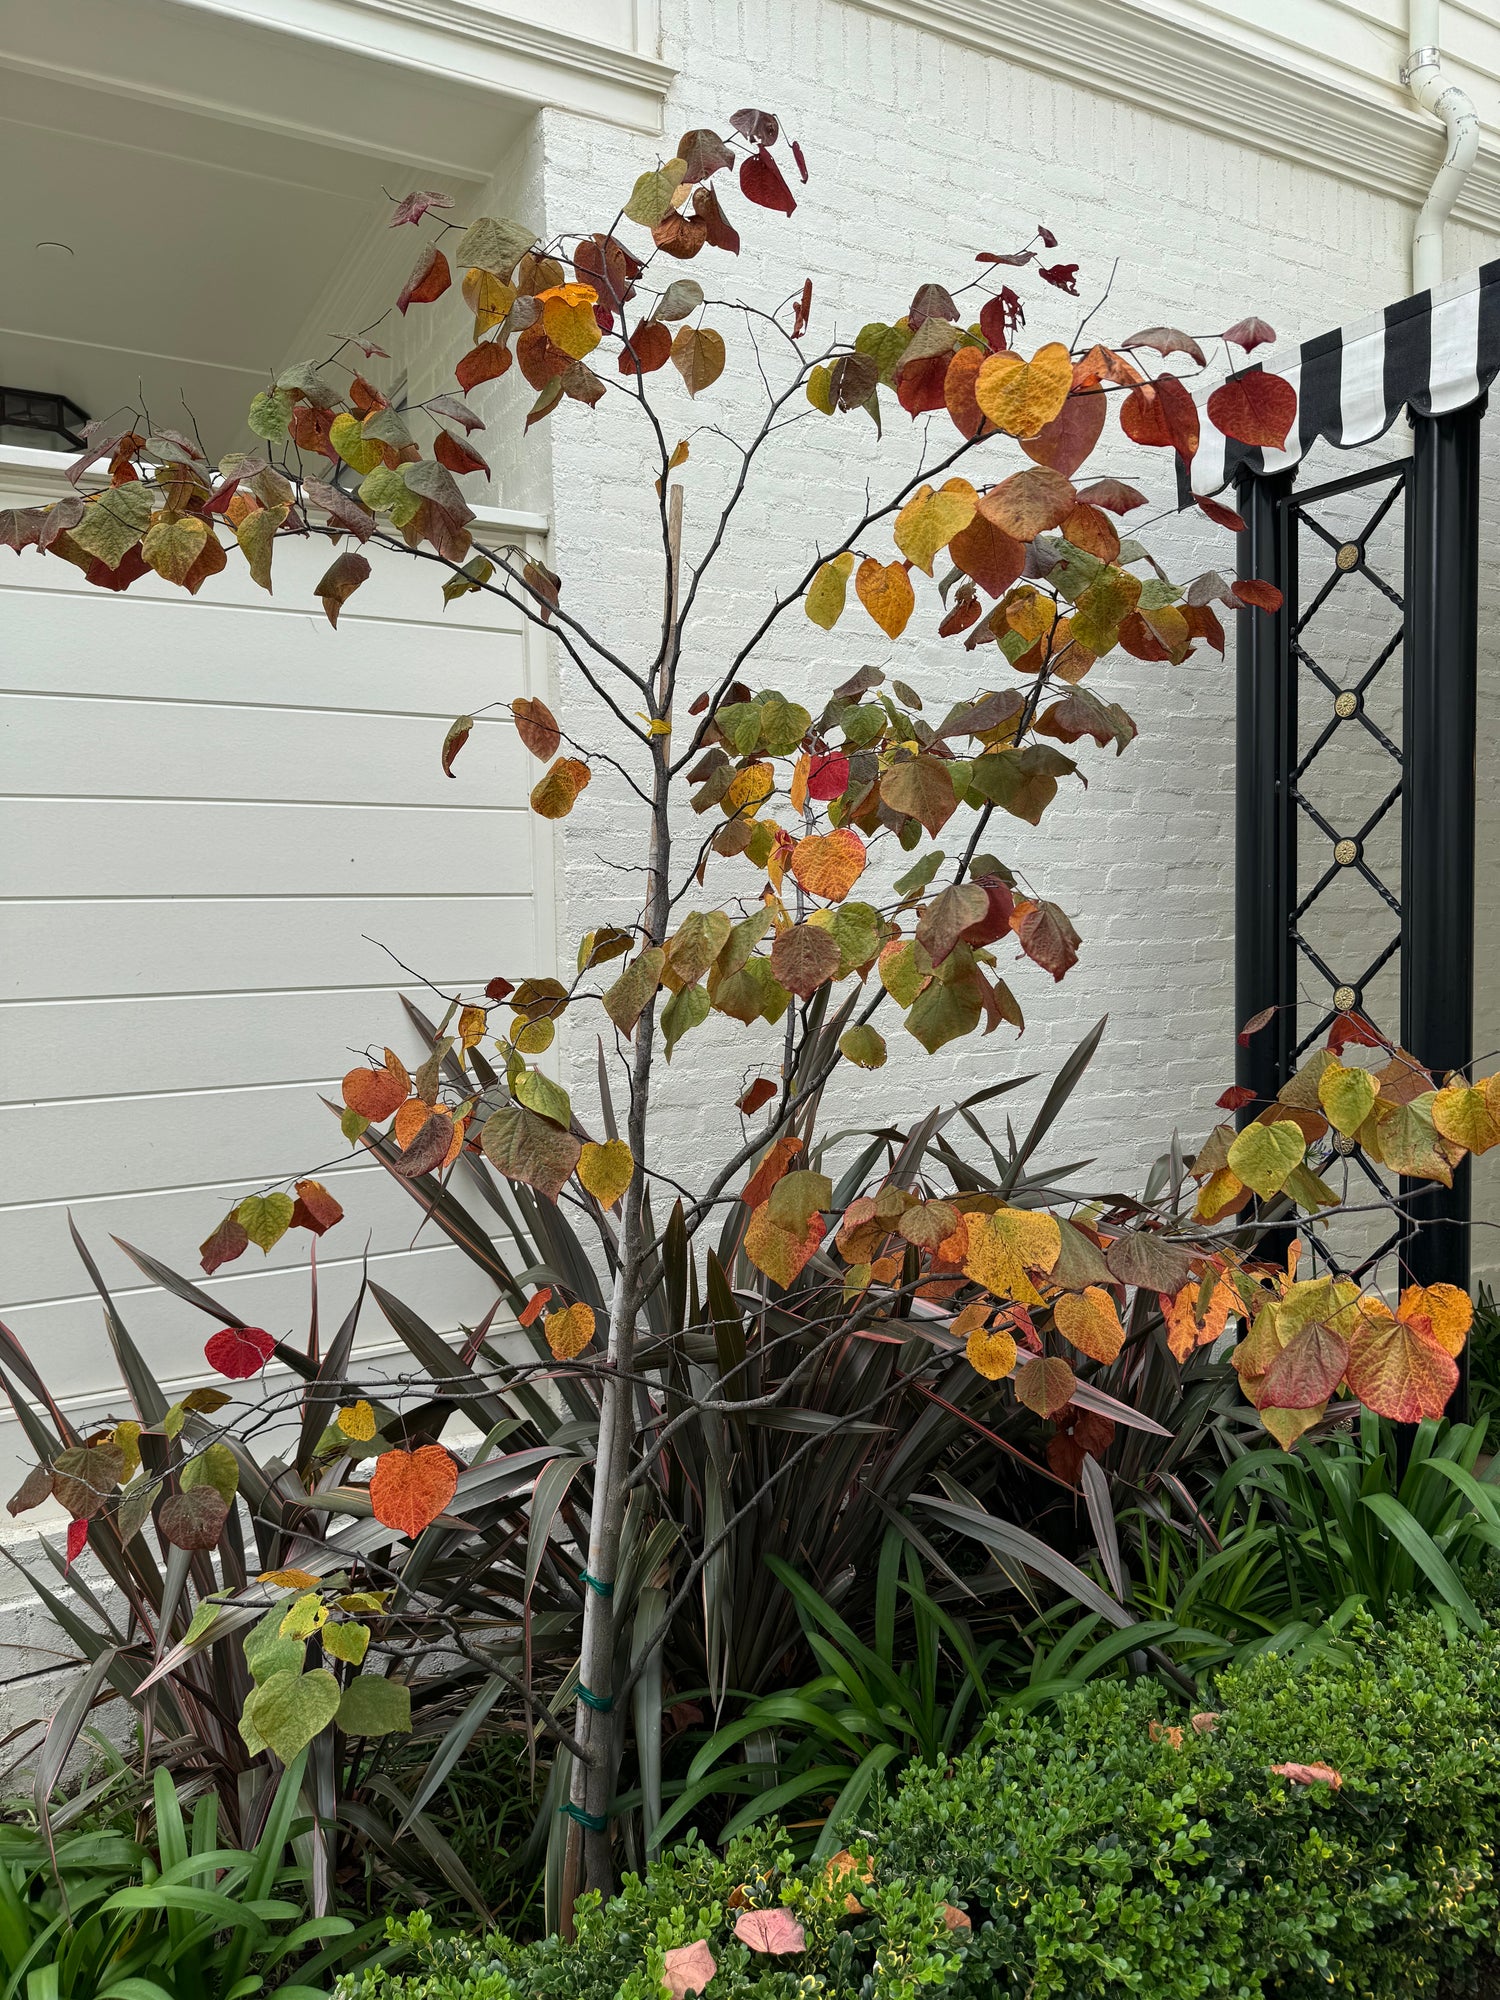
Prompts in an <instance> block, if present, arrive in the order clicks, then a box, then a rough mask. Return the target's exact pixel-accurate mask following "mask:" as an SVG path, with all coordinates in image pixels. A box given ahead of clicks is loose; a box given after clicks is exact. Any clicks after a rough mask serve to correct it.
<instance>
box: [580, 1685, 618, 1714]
mask: <svg viewBox="0 0 1500 2000" xmlns="http://www.w3.org/2000/svg"><path fill="white" fill-rule="evenodd" d="M578 1699H579V1700H580V1701H581V1702H582V1703H583V1705H584V1707H585V1708H592V1709H593V1710H594V1711H595V1712H596V1714H599V1715H608V1714H609V1711H610V1710H611V1709H612V1708H613V1707H614V1705H615V1698H614V1696H613V1695H612V1694H595V1693H594V1690H593V1689H592V1688H586V1687H585V1686H584V1684H583V1682H582V1681H580V1682H579V1683H578Z"/></svg>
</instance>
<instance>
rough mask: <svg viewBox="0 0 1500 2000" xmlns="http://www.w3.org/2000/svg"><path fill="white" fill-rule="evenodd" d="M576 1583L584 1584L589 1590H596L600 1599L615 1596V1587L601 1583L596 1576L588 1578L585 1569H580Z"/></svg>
mask: <svg viewBox="0 0 1500 2000" xmlns="http://www.w3.org/2000/svg"><path fill="white" fill-rule="evenodd" d="M578 1581H579V1582H580V1583H586V1584H587V1585H588V1587H589V1589H590V1590H597V1591H598V1593H599V1595H600V1596H601V1597H613V1596H614V1594H615V1587H614V1585H613V1584H612V1583H601V1582H600V1581H599V1579H598V1577H597V1576H590V1575H589V1572H588V1571H587V1570H586V1569H581V1570H580V1571H579V1572H578Z"/></svg>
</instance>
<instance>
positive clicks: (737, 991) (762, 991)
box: [712, 958, 792, 1027]
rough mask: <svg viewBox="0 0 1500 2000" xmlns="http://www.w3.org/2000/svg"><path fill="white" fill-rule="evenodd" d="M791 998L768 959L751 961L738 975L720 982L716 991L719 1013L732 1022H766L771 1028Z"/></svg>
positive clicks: (714, 1002) (748, 961)
mask: <svg viewBox="0 0 1500 2000" xmlns="http://www.w3.org/2000/svg"><path fill="white" fill-rule="evenodd" d="M791 997H792V996H791V995H790V993H788V992H787V990H786V988H785V987H784V986H783V985H782V983H781V981H780V980H779V979H778V978H777V977H776V974H775V973H774V971H773V970H772V969H771V961H770V959H768V958H752V959H748V960H747V961H746V962H745V964H744V965H743V966H741V967H740V969H739V971H738V972H732V973H730V974H729V975H728V976H727V977H726V978H722V979H720V980H718V981H717V982H716V984H715V986H714V989H713V995H712V998H713V1005H714V1008H715V1011H716V1012H718V1013H720V1014H727V1015H728V1016H729V1018H730V1019H731V1020H732V1021H743V1022H744V1023H745V1025H746V1026H747V1027H748V1026H749V1024H750V1023H751V1022H752V1021H766V1022H769V1023H770V1025H771V1026H773V1027H774V1026H775V1024H776V1023H777V1022H778V1021H779V1020H780V1019H781V1017H782V1015H783V1014H784V1013H785V1012H786V1010H787V1007H788V1006H789V1004H790V1002H791Z"/></svg>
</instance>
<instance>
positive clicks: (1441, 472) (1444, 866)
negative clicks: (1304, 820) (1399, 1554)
mask: <svg viewBox="0 0 1500 2000" xmlns="http://www.w3.org/2000/svg"><path fill="white" fill-rule="evenodd" d="M1483 416H1484V403H1483V401H1482V400H1481V401H1480V402H1477V403H1471V404H1470V405H1469V406H1468V408H1467V409H1463V410H1455V411H1453V412H1452V413H1451V414H1450V415H1448V416H1442V417H1422V416H1417V415H1415V414H1414V415H1413V418H1412V431H1413V451H1412V472H1411V484H1410V487H1409V489H1408V494H1407V517H1406V518H1407V525H1406V650H1405V658H1404V685H1403V702H1402V709H1403V728H1404V742H1403V762H1404V787H1403V794H1402V801H1401V908H1402V925H1401V1040H1402V1043H1403V1045H1404V1046H1405V1047H1406V1048H1408V1049H1409V1050H1410V1051H1411V1053H1412V1054H1413V1055H1414V1056H1415V1057H1416V1058H1417V1060H1418V1061H1419V1062H1421V1063H1423V1064H1425V1065H1426V1067H1427V1068H1428V1069H1429V1070H1431V1072H1432V1074H1433V1076H1434V1078H1435V1079H1436V1081H1437V1082H1438V1084H1439V1086H1441V1084H1442V1081H1443V1078H1444V1077H1445V1076H1446V1075H1447V1073H1448V1072H1449V1071H1450V1070H1454V1069H1463V1068H1464V1067H1466V1065H1467V1064H1468V1063H1469V1061H1470V1060H1471V1058H1472V1056H1473V1052H1474V1051H1473V1036H1474V801H1475V770H1474V763H1475V709H1476V692H1477V683H1478V633H1479V427H1480V422H1481V420H1482V418H1483ZM1401 1192H1402V1195H1403V1198H1404V1203H1405V1206H1406V1209H1407V1212H1408V1214H1409V1215H1410V1217H1411V1222H1410V1224H1409V1226H1408V1227H1407V1229H1406V1230H1405V1231H1404V1233H1403V1240H1402V1244H1401V1267H1402V1277H1403V1281H1404V1282H1406V1283H1411V1284H1429V1285H1430V1284H1435V1283H1437V1282H1439V1281H1442V1282H1445V1283H1447V1284H1450V1285H1461V1286H1463V1287H1464V1288H1465V1289H1467V1288H1468V1284H1469V1206H1470V1185H1469V1163H1468V1161H1467V1160H1465V1161H1464V1162H1463V1163H1462V1164H1461V1165H1460V1166H1459V1167H1458V1168H1456V1169H1455V1171H1454V1175H1453V1186H1452V1187H1451V1188H1444V1187H1442V1186H1440V1185H1437V1184H1435V1183H1433V1182H1430V1181H1413V1180H1403V1181H1402V1184H1401ZM1459 1371H1460V1372H1459V1384H1458V1388H1457V1389H1456V1391H1455V1392H1454V1396H1453V1400H1452V1402H1451V1403H1450V1405H1449V1414H1450V1415H1451V1416H1452V1417H1454V1418H1456V1419H1460V1420H1462V1419H1463V1418H1464V1417H1466V1416H1467V1414H1468V1393H1469V1383H1468V1353H1467V1350H1465V1353H1464V1355H1463V1357H1462V1359H1461V1360H1460V1362H1459Z"/></svg>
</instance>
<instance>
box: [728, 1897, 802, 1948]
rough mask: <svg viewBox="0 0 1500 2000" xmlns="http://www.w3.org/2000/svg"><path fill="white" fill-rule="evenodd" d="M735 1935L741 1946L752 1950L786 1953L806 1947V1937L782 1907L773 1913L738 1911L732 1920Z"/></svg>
mask: <svg viewBox="0 0 1500 2000" xmlns="http://www.w3.org/2000/svg"><path fill="white" fill-rule="evenodd" d="M734 1934H735V1936H736V1937H737V1938H738V1939H739V1941H740V1943H741V1944H747V1945H749V1947H750V1949H751V1950H752V1951H766V1952H773V1953H777V1952H787V1951H804V1950H806V1948H807V1934H806V1932H805V1931H804V1930H803V1928H802V1926H801V1924H799V1923H798V1921H797V1919H796V1918H795V1917H794V1916H793V1915H792V1913H791V1911H790V1910H788V1909H783V1908H780V1907H778V1908H776V1909H774V1910H741V1911H740V1913H739V1915H738V1916H737V1917H736V1918H735V1920H734Z"/></svg>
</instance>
